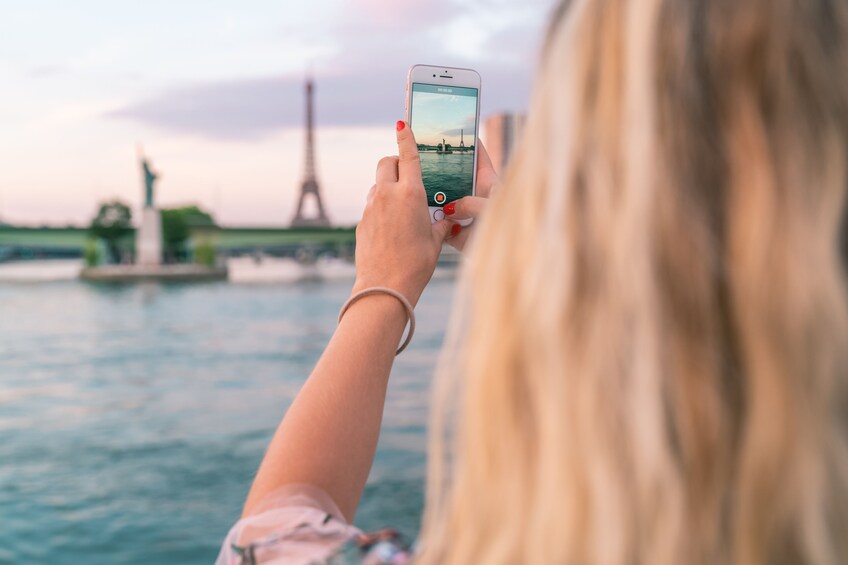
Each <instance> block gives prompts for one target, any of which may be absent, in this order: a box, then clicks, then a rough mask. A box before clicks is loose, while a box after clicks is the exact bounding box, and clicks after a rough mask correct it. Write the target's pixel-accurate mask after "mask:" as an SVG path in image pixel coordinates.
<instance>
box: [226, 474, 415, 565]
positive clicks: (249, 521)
mask: <svg viewBox="0 0 848 565" xmlns="http://www.w3.org/2000/svg"><path fill="white" fill-rule="evenodd" d="M411 556H412V552H411V549H410V544H409V543H407V541H406V540H405V539H404V537H403V536H402V535H401V534H400V533H399V532H397V531H396V530H393V529H384V530H380V531H377V532H373V533H364V532H362V531H361V530H360V529H358V528H356V527H354V526H353V525H351V524H348V523H347V522H346V521H345V519H344V517H343V516H342V514H341V512H340V511H339V509H338V507H337V506H336V504H335V503H334V502H333V500H332V499H331V498H330V497H329V496H328V495H327V494H326V493H324V492H323V491H322V490H321V489H318V488H315V487H312V486H310V485H287V486H286V487H284V488H282V489H280V490H278V491H275V492H274V493H272V494H271V495H269V496H268V497H266V498H265V499H264V500H262V501H261V502H260V503H259V505H258V506H257V507H256V509H255V511H254V512H253V513H252V514H251V515H249V516H245V517H243V518H242V519H241V520H239V521H238V522H237V523H236V524H235V525H234V526H233V527H232V528H231V529H230V531H229V533H228V534H227V537H226V539H225V540H224V543H223V545H222V547H221V551H220V553H219V555H218V559H217V561H216V565H235V564H251V565H252V564H260V563H262V564H277V563H280V564H282V563H286V564H297V563H304V564H306V563H309V564H315V563H326V564H331V565H347V564H358V563H369V564H374V565H380V564H384V563H385V564H389V563H391V564H398V563H407V562H408V561H409V560H410V559H411Z"/></svg>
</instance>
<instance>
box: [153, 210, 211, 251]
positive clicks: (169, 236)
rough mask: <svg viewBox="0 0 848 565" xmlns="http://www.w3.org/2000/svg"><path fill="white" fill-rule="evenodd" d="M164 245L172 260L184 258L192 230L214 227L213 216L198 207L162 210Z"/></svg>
mask: <svg viewBox="0 0 848 565" xmlns="http://www.w3.org/2000/svg"><path fill="white" fill-rule="evenodd" d="M161 213H162V243H163V246H164V247H165V252H166V253H167V255H168V256H169V257H171V258H184V256H185V242H186V241H187V240H188V238H189V236H190V235H191V230H190V228H194V227H204V226H210V227H211V226H214V225H215V220H213V219H212V215H211V214H209V213H208V212H205V211H203V210H201V209H200V208H198V207H197V206H184V207H182V208H169V209H165V210H162V212H161Z"/></svg>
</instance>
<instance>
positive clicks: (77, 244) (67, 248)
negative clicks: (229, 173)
mask: <svg viewBox="0 0 848 565" xmlns="http://www.w3.org/2000/svg"><path fill="white" fill-rule="evenodd" d="M90 237H91V236H90V235H89V233H88V230H87V229H86V228H78V227H65V228H54V227H39V228H32V227H18V226H0V262H3V261H17V260H28V259H58V258H78V257H82V256H83V249H84V248H85V245H86V242H87V241H88V240H89V239H90ZM191 239H193V240H195V241H198V240H200V239H204V240H209V241H211V243H212V244H213V245H214V246H215V248H216V250H217V251H218V253H220V254H223V255H225V256H239V255H246V254H255V253H265V254H268V255H273V256H278V257H295V256H297V255H298V253H300V252H301V251H302V250H304V249H306V250H308V251H309V252H311V253H314V254H320V255H330V256H335V257H351V256H353V251H354V248H355V245H356V236H355V228H354V227H347V228H305V227H303V228H274V227H267V228H262V227H259V228H249V227H228V228H217V229H212V230H210V229H208V228H205V229H203V230H198V231H196V232H195V231H194V230H193V231H192V235H191ZM122 243H123V244H124V245H125V246H126V247H127V248H128V249H134V248H135V245H134V243H135V233H134V232H133V233H131V234H130V235H129V236H127V238H125V240H124V241H122Z"/></svg>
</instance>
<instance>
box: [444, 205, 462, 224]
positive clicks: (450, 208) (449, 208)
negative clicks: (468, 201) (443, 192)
mask: <svg viewBox="0 0 848 565" xmlns="http://www.w3.org/2000/svg"><path fill="white" fill-rule="evenodd" d="M442 210H444V211H445V216H450V215H452V214H456V204H455V203H453V202H448V203H447V204H445V207H444V208H442ZM457 225H459V224H457Z"/></svg>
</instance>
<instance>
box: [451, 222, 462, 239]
mask: <svg viewBox="0 0 848 565" xmlns="http://www.w3.org/2000/svg"><path fill="white" fill-rule="evenodd" d="M461 231H462V226H461V225H459V224H454V225H452V226H451V237H456V236H458V235H459V232H461Z"/></svg>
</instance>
